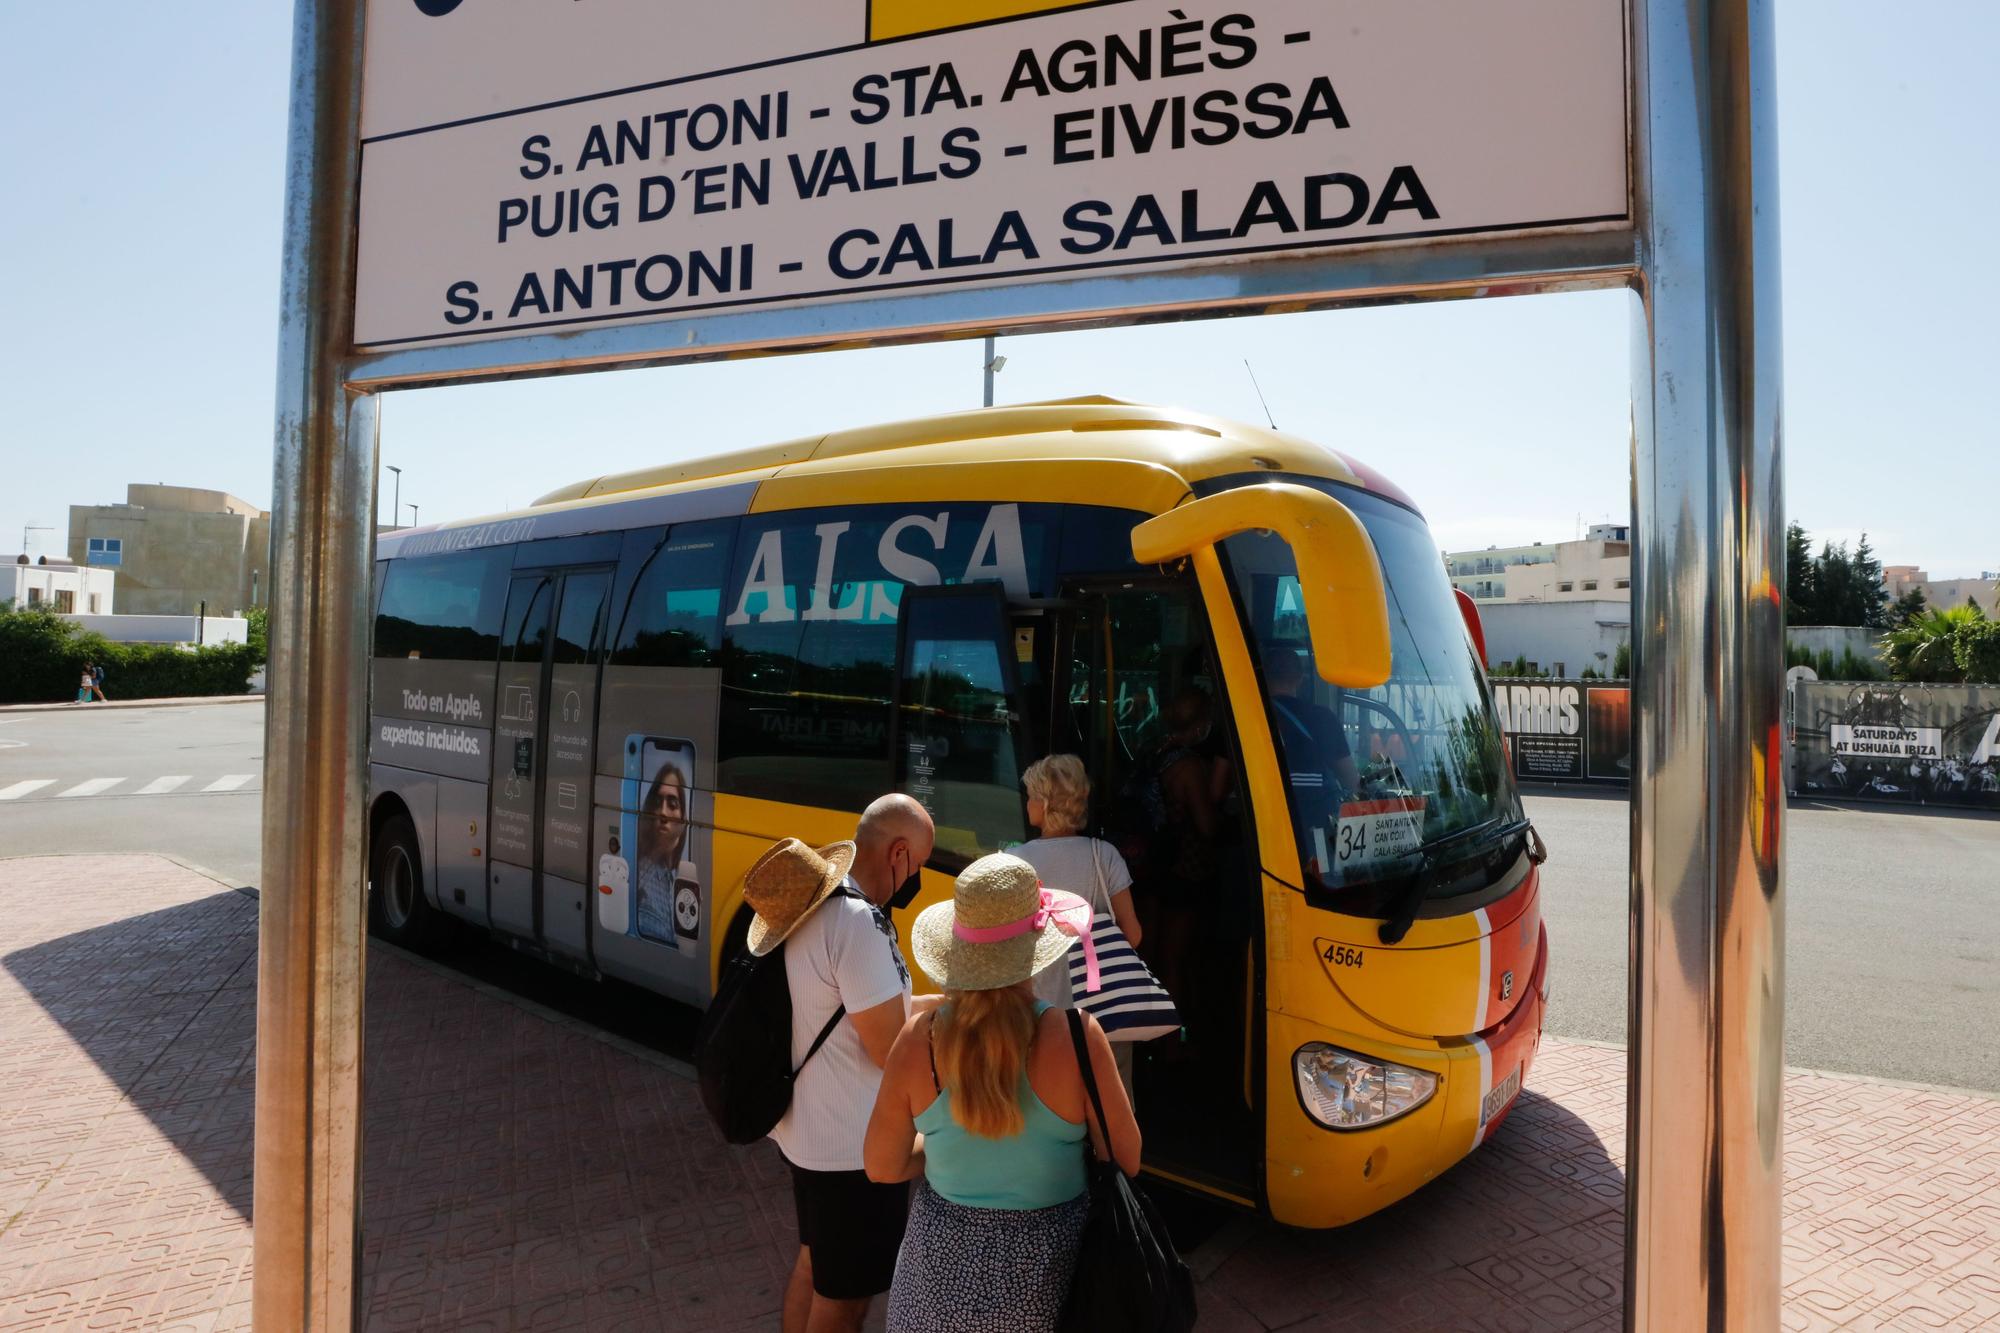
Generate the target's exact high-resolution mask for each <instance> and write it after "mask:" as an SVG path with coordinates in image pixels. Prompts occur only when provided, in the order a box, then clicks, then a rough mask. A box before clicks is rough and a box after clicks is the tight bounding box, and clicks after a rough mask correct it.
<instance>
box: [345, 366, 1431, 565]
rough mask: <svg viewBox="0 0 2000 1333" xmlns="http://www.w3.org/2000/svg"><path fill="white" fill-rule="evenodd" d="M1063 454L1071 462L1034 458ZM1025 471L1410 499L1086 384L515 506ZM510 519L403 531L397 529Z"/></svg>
mask: <svg viewBox="0 0 2000 1333" xmlns="http://www.w3.org/2000/svg"><path fill="white" fill-rule="evenodd" d="M1057 463H1061V464H1074V465H1075V466H1065V467H1057V468H1054V469H1051V470H1044V469H1043V468H1042V467H1036V466H1035V465H1047V464H1057ZM1030 470H1032V474H1033V475H1034V477H1035V478H1036V481H1035V495H1036V496H1037V497H1038V498H1046V499H1048V500H1052V501H1069V502H1072V503H1088V504H1100V505H1101V504H1105V503H1107V499H1108V498H1109V497H1115V501H1112V502H1114V503H1116V504H1117V505H1118V506H1119V507H1121V508H1130V509H1137V510H1141V511H1144V512H1149V513H1159V512H1163V511H1164V510H1167V509H1170V508H1172V507H1173V506H1174V505H1176V504H1178V503H1180V502H1181V500H1183V499H1184V498H1185V497H1186V496H1187V494H1188V493H1189V492H1190V491H1191V490H1192V489H1193V488H1194V487H1195V486H1196V485H1197V484H1198V483H1200V482H1203V481H1208V480H1211V479H1213V478H1216V477H1226V476H1237V475H1243V474H1254V473H1258V472H1271V473H1290V474H1293V475H1302V476H1313V477H1326V478H1329V479H1331V480H1335V481H1341V482H1346V483H1348V484H1350V485H1355V486H1361V487H1364V488H1366V489H1368V490H1371V491H1374V492H1377V493H1378V494H1382V495H1385V496H1387V497H1388V498H1390V499H1393V500H1396V501H1397V502H1399V503H1401V504H1404V505H1409V506H1410V507H1412V508H1414V507H1415V506H1413V505H1410V500H1409V498H1408V497H1407V496H1406V495H1404V494H1403V492H1402V491H1401V490H1399V489H1398V488H1397V487H1396V486H1395V485H1394V484H1393V483H1391V482H1389V481H1388V480H1386V479H1385V478H1383V477H1382V476H1381V475H1380V474H1379V473H1377V472H1375V471H1374V469H1372V468H1369V467H1367V466H1365V465H1363V464H1361V463H1358V462H1356V461H1355V460H1354V459H1352V458H1349V457H1348V456H1347V455H1345V454H1342V453H1339V452H1337V451H1335V450H1332V449H1328V448H1326V447H1324V446H1323V445H1318V444H1314V443H1311V442H1310V441H1307V440H1302V439H1300V438H1298V437H1297V436H1294V435H1287V434H1285V433H1284V432H1282V431H1275V430H1269V429H1266V428H1265V427H1262V426H1254V425H1249V424H1247V423H1244V422H1240V421H1231V420H1229V419H1227V418H1224V417H1213V416H1208V415H1206V414H1204V413H1200V412H1193V411H1189V410H1188V409H1186V408H1178V407H1158V406H1153V405H1150V404H1144V403H1132V402H1126V401H1123V400H1121V399H1117V398H1108V397H1103V396H1096V395H1093V396H1089V397H1081V398H1064V399H1057V400H1054V401H1050V402H1042V403H1023V404H1018V405H1010V406H1006V407H990V408H982V409H975V410H973V411H969V412H953V413H947V414H944V415H941V416H933V417H919V418H916V419H913V420H909V421H898V422H892V423H889V424H886V425H880V426H863V427H857V428H854V429H851V430H843V431H835V432H834V433H832V434H830V435H820V436H809V437H807V438H805V439H801V440H793V441H790V442H788V443H784V444H771V445H760V446H756V447H753V448H749V449H740V450H736V451H733V452H730V453H722V454H714V455H710V456H709V457H706V458H695V459H689V460H686V461H683V462H679V463H668V464H662V465H659V466H656V467H647V468H637V469H634V470H632V471H629V472H619V473H612V474H608V475H603V476H598V477H592V478H589V479H587V480H583V481H578V482H575V483H572V484H571V485H568V486H564V487H561V488H560V489H558V490H554V491H551V492H549V493H548V494H547V495H544V496H542V497H541V498H539V499H538V500H536V501H535V502H534V504H533V505H531V506H530V507H529V508H528V509H526V510H522V511H520V512H519V514H518V515H515V516H513V517H523V518H525V517H528V516H531V515H534V514H537V513H546V512H548V511H550V510H551V509H559V510H563V511H567V515H568V517H569V518H570V519H571V520H572V524H574V521H575V520H577V519H580V518H582V517H583V515H582V514H580V513H578V512H577V511H579V510H589V509H593V508H596V507H597V506H600V505H618V504H622V503H625V502H630V501H636V500H643V499H647V498H650V497H665V496H668V495H673V494H680V495H687V494H688V493H689V492H699V491H705V490H710V489H714V488H720V487H731V488H743V489H744V490H747V491H749V492H750V493H751V498H750V499H749V500H748V502H747V506H746V507H747V509H748V511H749V512H760V511H773V510H784V509H793V508H799V507H802V506H808V505H825V504H853V503H868V502H872V501H894V500H902V499H918V500H926V501H927V500H931V499H940V498H946V497H948V496H950V495H952V494H955V493H958V492H966V491H968V487H969V488H970V490H969V493H968V494H969V495H970V494H983V493H984V491H983V490H982V489H981V488H982V487H983V486H984V485H986V484H987V483H988V482H991V483H994V484H997V485H1001V486H1002V487H1005V488H1009V489H1011V488H1012V486H1014V485H1018V484H1019V479H1020V478H1021V476H1022V475H1023V473H1024V472H1028V471H1030ZM968 472H970V473H973V474H983V475H968ZM996 498H998V497H997V496H996ZM738 512H742V510H738ZM507 517H510V516H508V515H489V516H487V517H483V518H476V519H466V520H462V521H459V522H452V523H445V524H439V525H436V526H434V527H433V526H426V527H425V528H423V529H404V530H403V531H402V532H399V533H397V534H395V536H396V537H398V538H402V537H410V536H415V535H416V534H417V533H419V532H425V533H430V532H439V531H444V530H449V529H454V528H461V527H466V526H470V525H488V524H493V523H495V522H497V521H500V520H503V519H505V518H507ZM605 517H606V519H610V517H611V516H610V515H606V516H605ZM565 526H571V525H565ZM383 536H384V538H385V540H386V539H387V538H388V537H389V534H383ZM389 545H390V546H391V547H398V546H401V545H402V542H401V541H396V542H393V543H389ZM430 545H431V544H430V543H428V542H425V543H419V544H418V548H417V549H423V548H427V547H429V546H430ZM393 553H395V552H394V551H393V550H385V551H384V554H385V555H388V554H393ZM409 553H415V551H414V550H413V551H411V552H409Z"/></svg>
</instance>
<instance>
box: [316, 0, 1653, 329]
mask: <svg viewBox="0 0 2000 1333" xmlns="http://www.w3.org/2000/svg"><path fill="white" fill-rule="evenodd" d="M1625 71H1626V50H1625V17H1624V11H1623V7H1622V6H1621V5H1620V4H1617V3H1615V2H1614V0H1487V2H1486V3H1481V4H1477V5H1468V4H1464V3H1461V2H1460V0H1256V2H1255V3H1243V4H1240V5H1236V6H1227V5H1225V6H1218V7H1216V8H1214V9H1206V10H1205V9H1200V8H1192V7H1187V6H1185V5H1182V6H1180V7H1175V6H1173V5H1171V4H1168V3H1160V2H1158V0H1110V2H1109V3H1094V4H1071V5H1062V4H1050V3H1034V2H1033V0H928V2H925V3H919V0H873V3H872V4H871V3H870V0H732V2H731V3H729V4H726V5H694V4H687V3H673V4H669V3H641V2H640V0H592V2H591V3H583V4H574V3H550V0H476V2H475V0H461V2H457V3H454V0H370V4H369V6H368V22H367V51H366V66H365V86H364V96H363V111H362V122H363V123H362V135H363V148H362V176H361V204H360V243H359V271H358V275H357V293H356V313H355V326H356V335H355V336H356V342H357V343H358V344H359V345H361V346H364V347H379V348H393V347H398V346H408V345H414V344H423V343H430V342H445V341H453V340H460V341H463V340H468V339H476V338H481V337H490V336H493V335H496V334H505V333H518V332H523V331H529V330H550V331H553V330H572V329H578V328H587V327H591V326H594V325H599V324H603V323H607V322H617V321H629V320H635V319H647V318H662V317H669V316H685V315H690V314H694V313H697V312H703V311H727V310H749V309H758V308H765V307H772V306H782V305H802V304H814V303H822V302H829V301H838V300H843V299H852V298H854V297H857V296H864V295H875V296H884V295H896V294H913V293H920V292H927V291H935V290H938V289H948V288H951V287H954V286H956V287H965V286H986V285H993V284H998V283H1019V282H1022V281H1026V280H1030V279H1043V280H1053V279H1083V280H1098V279H1104V278H1108V277H1116V276H1120V275H1126V274H1141V273H1158V272H1161V271H1163V270H1167V269H1177V268H1178V269H1185V268H1187V267H1189V266H1191V265H1201V266H1203V267H1204V268H1205V269H1209V270H1211V271H1213V270H1214V269H1215V268H1216V267H1217V266H1220V267H1221V268H1222V269H1223V270H1224V271H1225V275H1226V269H1227V266H1229V265H1232V264H1242V263H1246V262H1250V261H1252V260H1255V259H1258V258H1260V257H1285V256H1289V255H1297V254H1299V253H1302V252H1307V251H1312V250H1326V249H1328V248H1330V247H1343V246H1353V245H1357V244H1363V245H1365V244H1381V243H1385V242H1403V243H1408V242H1410V241H1413V240H1417V239H1433V240H1439V239H1443V238H1457V237H1473V236H1489V235H1499V234H1518V233H1521V232H1525V231H1533V230H1537V229H1549V228H1566V229H1583V228H1615V227H1622V226H1625V225H1627V224H1628V218H1629V212H1630V210H1629V206H1628V197H1629V191H1628V182H1627V170H1626V167H1627V140H1626V123H1627V116H1626V100H1625V78H1626V73H1625ZM1093 291H1095V289H1093ZM1224 295H1225V292H1224V289H1223V288H1218V289H1217V290H1216V291H1215V292H1211V293H1208V294H1207V295H1206V296H1205V297H1202V298H1201V299H1208V300H1219V299H1223V298H1224ZM1097 299H1098V298H1097V296H1096V295H1094V294H1093V295H1092V296H1091V297H1090V298H1089V300H1090V301H1095V300H1097ZM1122 299H1123V298H1122V294H1121V291H1120V289H1119V288H1118V287H1117V286H1116V285H1112V284H1102V304H1103V306H1104V308H1115V307H1117V306H1118V305H1119V304H1120V302H1121V300H1122Z"/></svg>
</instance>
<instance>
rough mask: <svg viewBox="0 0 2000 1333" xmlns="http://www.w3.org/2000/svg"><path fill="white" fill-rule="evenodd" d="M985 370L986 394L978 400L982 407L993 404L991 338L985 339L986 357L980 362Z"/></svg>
mask: <svg viewBox="0 0 2000 1333" xmlns="http://www.w3.org/2000/svg"><path fill="white" fill-rule="evenodd" d="M981 365H982V367H983V368H984V369H985V371H986V396H985V397H984V398H983V399H981V400H980V405H981V406H983V407H991V406H993V339H992V338H991V337H990V336H989V337H988V338H987V339H986V359H985V361H984V362H982V363H981Z"/></svg>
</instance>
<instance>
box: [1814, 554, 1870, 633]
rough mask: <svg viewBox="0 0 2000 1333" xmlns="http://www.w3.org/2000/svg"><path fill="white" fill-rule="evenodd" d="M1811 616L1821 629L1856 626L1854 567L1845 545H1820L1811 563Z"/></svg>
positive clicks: (1858, 607)
mask: <svg viewBox="0 0 2000 1333" xmlns="http://www.w3.org/2000/svg"><path fill="white" fill-rule="evenodd" d="M1813 591H1814V601H1813V613H1814V614H1815V615H1817V616H1818V617H1819V621H1818V622H1817V623H1819V624H1822V625H1859V624H1860V623H1861V621H1860V619H1859V618H1858V617H1859V616H1860V614H1861V607H1860V602H1861V599H1860V598H1859V597H1858V596H1856V595H1855V587H1854V565H1853V563H1852V562H1851V561H1850V560H1849V559H1848V556H1847V543H1846V542H1824V543H1822V544H1821V546H1820V548H1819V559H1817V560H1815V561H1814V562H1813Z"/></svg>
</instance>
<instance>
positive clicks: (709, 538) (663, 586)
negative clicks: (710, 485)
mask: <svg viewBox="0 0 2000 1333" xmlns="http://www.w3.org/2000/svg"><path fill="white" fill-rule="evenodd" d="M735 536H736V520H735V519H733V518H730V519H718V520H714V521H710V522H703V523H683V524H679V525H677V526H676V527H675V528H674V529H673V530H672V531H671V532H669V533H668V534H667V539H666V542H665V544H664V545H662V546H661V548H660V549H659V551H658V552H656V553H655V554H654V555H653V557H652V559H651V561H650V562H649V563H648V564H647V565H646V568H645V571H644V572H643V573H641V574H640V576H639V581H638V584H637V585H636V586H635V587H634V588H633V590H632V598H631V601H630V603H629V604H628V606H627V608H626V611H625V619H624V624H623V626H622V627H621V628H620V629H619V631H618V638H617V642H616V645H615V646H614V647H613V649H612V653H611V659H610V660H611V665H613V666H650V667H713V666H716V665H718V664H719V663H720V661H721V657H722V585H723V580H724V578H725V577H726V576H727V575H728V572H729V553H730V545H731V543H732V542H733V541H734V540H735Z"/></svg>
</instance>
